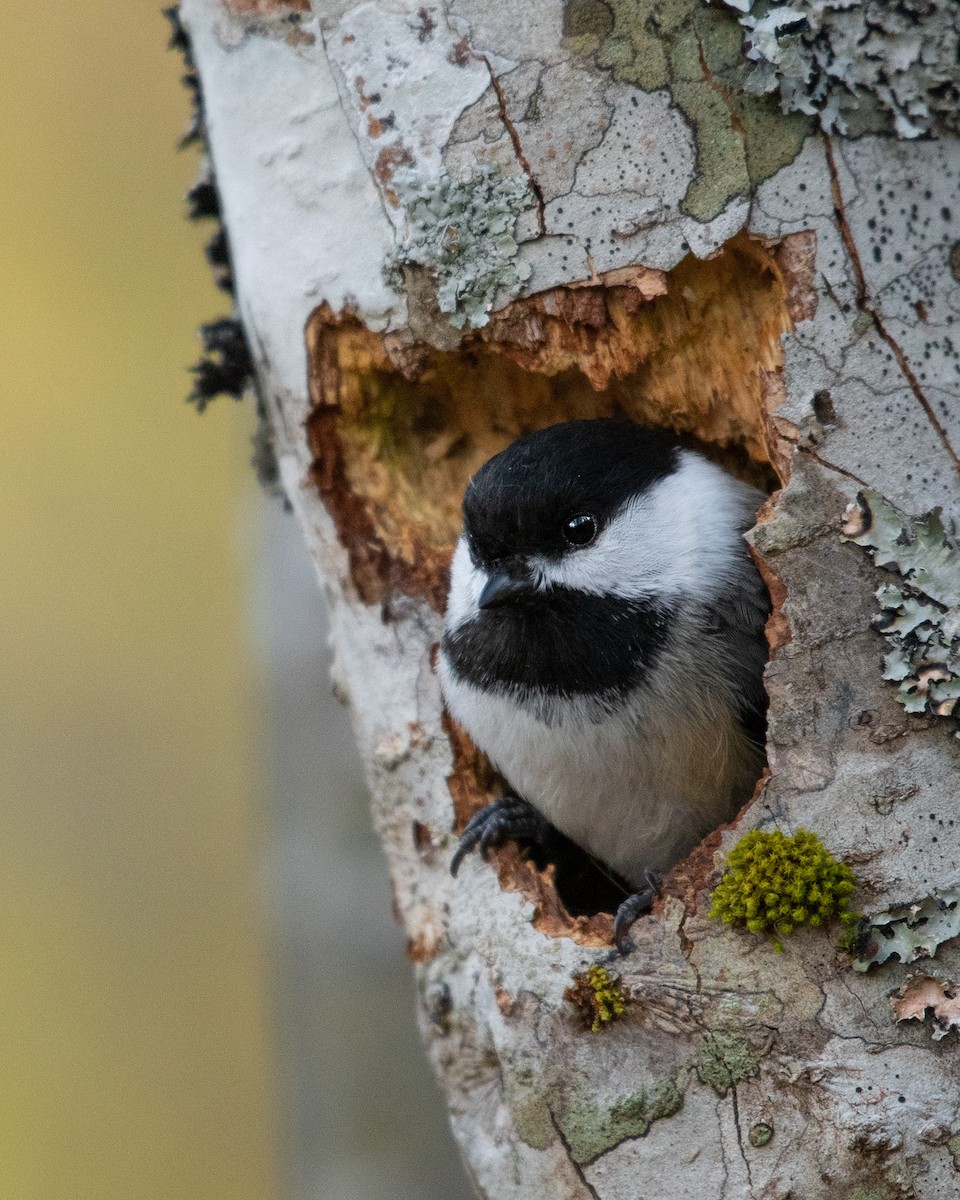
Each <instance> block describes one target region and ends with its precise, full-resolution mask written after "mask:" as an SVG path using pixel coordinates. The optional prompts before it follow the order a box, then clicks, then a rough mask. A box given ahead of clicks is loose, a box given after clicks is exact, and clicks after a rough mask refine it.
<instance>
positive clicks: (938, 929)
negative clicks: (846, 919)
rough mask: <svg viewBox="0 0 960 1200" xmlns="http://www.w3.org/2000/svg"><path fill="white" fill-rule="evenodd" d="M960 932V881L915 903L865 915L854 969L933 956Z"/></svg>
mask: <svg viewBox="0 0 960 1200" xmlns="http://www.w3.org/2000/svg"><path fill="white" fill-rule="evenodd" d="M958 934H960V884H956V885H954V886H953V887H951V888H944V889H942V890H940V891H935V892H934V893H933V895H932V896H926V897H924V898H923V899H922V900H916V901H914V903H912V904H900V905H898V906H897V907H896V908H891V909H889V910H888V911H887V912H882V913H877V914H876V915H875V916H871V917H864V918H863V919H862V920H861V922H860V925H859V926H858V928H857V930H856V932H855V933H854V935H853V939H852V940H853V950H854V959H853V968H854V970H855V971H866V970H868V969H869V968H870V967H872V966H874V965H878V966H879V965H880V964H881V963H885V962H886V961H887V960H888V959H890V958H897V959H899V961H900V962H901V963H911V962H916V960H917V959H919V958H933V956H934V955H935V954H936V952H937V951H938V950H939V948H940V947H941V946H942V945H943V943H944V942H946V941H948V940H949V939H950V938H954V937H957V935H958Z"/></svg>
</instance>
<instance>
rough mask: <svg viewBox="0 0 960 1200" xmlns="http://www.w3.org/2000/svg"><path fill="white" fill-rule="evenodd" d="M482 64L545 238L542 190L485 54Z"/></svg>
mask: <svg viewBox="0 0 960 1200" xmlns="http://www.w3.org/2000/svg"><path fill="white" fill-rule="evenodd" d="M477 57H478V58H480V60H481V61H482V62H483V64H484V66H485V67H486V68H487V70H488V71H489V72H490V82H491V83H492V84H493V90H494V92H495V93H496V97H497V107H498V108H499V110H500V120H501V121H502V122H503V127H504V129H505V130H506V131H507V136H508V137H509V138H510V142H511V144H512V146H513V153H514V154H515V155H516V159H517V162H518V163H519V164H520V167H521V169H522V171H523V173H524V175H526V177H527V183H529V184H530V190H531V191H532V192H533V196H534V199H535V200H536V204H537V228H538V229H539V230H540V236H541V237H545V236H546V232H547V219H546V215H545V207H546V206H545V203H544V199H543V189H542V188H541V186H540V184H539V183H538V182H537V178H536V176H535V175H534V173H533V168H532V167H531V166H530V163H529V161H528V160H527V156H526V155H525V154H524V152H523V145H522V143H521V141H520V134H519V133H518V132H517V128H516V126H515V125H514V123H513V121H511V120H510V113H509V111H508V109H507V98H506V96H505V95H504V92H503V85H502V84H501V83H500V80H499V78H498V77H497V73H496V71H494V69H493V66H492V64H491V62H490V60H489V58H487V56H486V55H485V54H479V55H478V56H477Z"/></svg>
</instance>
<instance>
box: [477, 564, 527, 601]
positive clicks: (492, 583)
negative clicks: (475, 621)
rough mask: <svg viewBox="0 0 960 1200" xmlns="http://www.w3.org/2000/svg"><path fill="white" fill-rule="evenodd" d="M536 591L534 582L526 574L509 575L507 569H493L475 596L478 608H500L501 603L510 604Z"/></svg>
mask: <svg viewBox="0 0 960 1200" xmlns="http://www.w3.org/2000/svg"><path fill="white" fill-rule="evenodd" d="M535 591H536V584H535V583H534V581H533V580H532V579H531V578H530V577H529V576H526V575H521V576H519V577H518V576H516V575H511V574H510V572H509V571H494V573H493V574H492V575H491V576H490V578H489V579H488V580H487V582H486V585H485V587H484V589H483V591H482V592H481V593H480V595H479V597H478V598H477V605H478V607H479V608H500V606H501V605H503V604H512V603H513V601H514V600H519V599H520V598H521V597H522V596H530V595H532V594H533V592H535Z"/></svg>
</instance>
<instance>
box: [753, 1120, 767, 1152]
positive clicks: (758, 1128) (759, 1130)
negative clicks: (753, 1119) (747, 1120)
mask: <svg viewBox="0 0 960 1200" xmlns="http://www.w3.org/2000/svg"><path fill="white" fill-rule="evenodd" d="M747 1137H748V1138H749V1141H750V1145H751V1146H753V1148H754V1149H755V1150H760V1149H762V1147H764V1146H768V1145H769V1144H770V1142H771V1141H772V1140H773V1126H772V1125H768V1124H767V1122H766V1121H758V1122H757V1123H756V1125H751V1126H750V1132H749V1134H748V1135H747Z"/></svg>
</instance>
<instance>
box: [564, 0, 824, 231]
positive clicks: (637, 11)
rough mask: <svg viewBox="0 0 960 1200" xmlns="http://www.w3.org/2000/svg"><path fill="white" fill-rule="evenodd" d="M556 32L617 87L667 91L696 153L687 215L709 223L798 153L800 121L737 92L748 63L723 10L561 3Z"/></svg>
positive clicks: (685, 0) (653, 0) (803, 122)
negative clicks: (685, 123)
mask: <svg viewBox="0 0 960 1200" xmlns="http://www.w3.org/2000/svg"><path fill="white" fill-rule="evenodd" d="M564 32H565V33H566V34H567V35H568V36H569V37H570V39H571V42H572V44H573V46H574V48H575V49H576V50H578V51H579V52H580V53H582V54H585V55H590V56H592V57H593V58H594V60H595V61H596V63H597V65H598V66H599V67H601V68H603V69H605V70H609V71H610V72H611V73H612V74H613V77H614V78H615V79H616V80H617V81H618V82H622V83H631V84H633V85H634V86H635V87H638V88H642V89H643V90H644V91H654V90H656V89H657V88H668V89H669V91H670V94H671V96H672V97H673V100H674V102H675V103H676V104H677V107H678V108H679V109H680V111H681V112H682V113H683V115H684V116H685V117H686V119H687V121H688V122H689V123H690V127H691V129H692V131H693V138H694V145H695V149H696V154H697V168H696V175H695V177H694V179H693V181H692V182H691V184H690V187H689V189H688V191H687V194H686V196H685V197H684V199H683V202H682V203H681V206H680V207H681V210H682V211H683V212H685V213H686V214H688V215H689V216H692V217H696V218H697V219H698V220H700V221H709V220H712V219H713V218H714V217H716V216H717V215H718V214H719V213H721V212H723V210H724V208H725V207H726V206H727V204H728V203H729V202H730V200H732V199H733V198H734V197H735V196H748V195H750V194H751V193H752V191H753V189H754V188H755V187H756V186H757V185H758V184H759V183H761V182H762V181H763V180H764V179H769V178H770V176H772V175H774V174H776V172H777V171H779V170H780V168H781V167H784V166H786V165H787V164H788V163H790V162H792V161H793V160H794V158H795V157H796V156H797V154H798V153H799V152H800V148H801V146H802V145H803V141H804V138H805V137H806V135H807V133H808V132H809V127H810V122H809V120H808V119H807V118H806V117H802V116H797V115H796V114H789V115H784V114H783V113H781V112H779V111H778V109H777V105H776V103H774V102H772V101H771V100H770V98H768V97H767V96H760V95H753V94H750V93H749V92H748V91H747V90H746V82H747V78H748V76H749V75H750V72H751V70H752V67H751V64H750V63H748V62H747V61H746V60H745V59H744V56H743V54H742V53H741V50H740V30H739V28H738V26H737V24H736V22H735V21H733V20H731V19H730V17H729V15H728V14H726V13H724V12H722V11H719V10H717V9H711V8H707V7H705V6H704V5H702V4H699V3H697V0H607V3H601V0H568V3H567V5H566V7H565V9H564Z"/></svg>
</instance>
